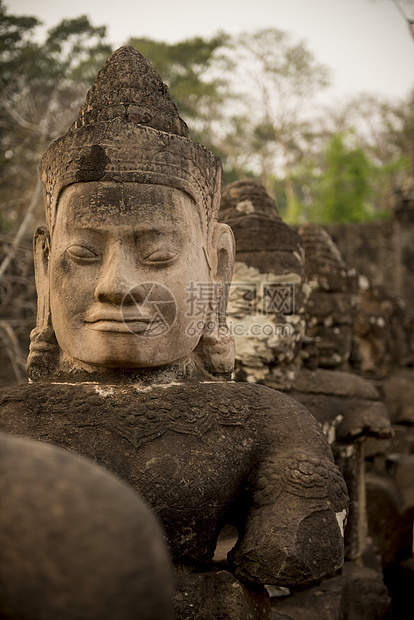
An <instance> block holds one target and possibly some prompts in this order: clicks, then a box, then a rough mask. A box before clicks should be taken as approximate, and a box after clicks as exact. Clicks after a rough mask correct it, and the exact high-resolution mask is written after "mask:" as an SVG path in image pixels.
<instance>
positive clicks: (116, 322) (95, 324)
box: [85, 312, 160, 334]
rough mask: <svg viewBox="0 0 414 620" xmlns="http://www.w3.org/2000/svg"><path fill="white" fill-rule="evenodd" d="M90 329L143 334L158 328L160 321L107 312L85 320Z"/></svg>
mask: <svg viewBox="0 0 414 620" xmlns="http://www.w3.org/2000/svg"><path fill="white" fill-rule="evenodd" d="M85 323H86V324H87V325H88V327H89V328H90V329H93V330H94V331H99V332H117V333H124V334H125V333H134V334H142V333H145V332H147V331H148V329H149V328H150V327H151V329H154V328H156V327H157V325H158V323H160V321H159V320H158V319H157V318H155V317H149V316H146V315H144V316H140V315H138V316H137V313H136V312H135V313H134V314H130V313H128V312H122V313H121V312H116V313H112V312H105V313H93V314H91V316H89V317H87V318H86V319H85Z"/></svg>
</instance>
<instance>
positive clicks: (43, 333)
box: [27, 226, 60, 381]
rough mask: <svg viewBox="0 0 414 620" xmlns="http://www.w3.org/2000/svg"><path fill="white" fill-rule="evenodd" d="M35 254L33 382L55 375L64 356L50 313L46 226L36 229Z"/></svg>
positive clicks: (30, 361) (29, 363)
mask: <svg viewBox="0 0 414 620" xmlns="http://www.w3.org/2000/svg"><path fill="white" fill-rule="evenodd" d="M33 251H34V265H35V280H36V290H37V320H36V327H35V328H34V329H33V330H32V332H31V334H30V350H29V356H28V358H27V374H28V376H29V379H31V380H32V381H38V380H41V379H43V378H46V377H48V376H50V375H52V374H53V372H54V371H55V370H56V368H57V365H58V362H59V356H60V348H59V345H58V343H57V340H56V336H55V332H54V330H53V326H52V318H51V314H50V294H49V252H50V237H49V231H48V229H47V228H46V226H41V227H40V228H38V229H37V230H36V232H35V235H34V239H33Z"/></svg>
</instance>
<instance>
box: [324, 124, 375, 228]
mask: <svg viewBox="0 0 414 620" xmlns="http://www.w3.org/2000/svg"><path fill="white" fill-rule="evenodd" d="M352 138H353V135H352V134H350V133H348V134H346V133H338V134H334V135H333V136H332V137H331V139H330V141H329V144H328V146H327V148H326V151H325V158H326V169H325V170H324V171H323V173H322V174H321V176H320V178H319V189H318V191H317V194H316V201H317V204H318V210H319V213H314V219H315V221H317V222H319V223H322V224H324V223H327V222H356V221H360V220H364V219H367V218H368V217H369V216H370V212H369V203H368V199H369V197H370V195H371V192H372V188H371V185H370V179H371V169H372V164H371V162H370V161H369V159H368V157H367V155H366V153H365V152H364V150H363V149H362V148H361V147H359V146H358V145H356V144H355V143H354V140H352Z"/></svg>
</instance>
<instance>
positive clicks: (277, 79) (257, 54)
mask: <svg viewBox="0 0 414 620" xmlns="http://www.w3.org/2000/svg"><path fill="white" fill-rule="evenodd" d="M229 53H230V57H231V58H232V59H233V61H234V62H235V64H236V60H237V65H236V70H235V71H234V72H233V88H234V90H235V92H236V95H237V100H238V101H239V107H240V108H241V110H240V112H238V111H237V110H235V112H234V114H233V115H232V117H231V118H230V126H231V129H230V130H227V132H226V134H225V136H224V137H223V139H222V142H223V143H226V142H227V138H228V136H231V137H232V138H233V139H232V143H233V145H234V150H233V154H232V155H231V154H230V153H229V154H228V157H233V160H235V158H236V157H237V150H238V151H239V152H240V151H241V152H243V153H244V154H245V158H246V164H245V165H244V167H245V169H249V170H250V171H256V174H257V175H258V176H259V177H260V178H261V181H262V182H263V183H264V185H265V186H266V188H267V190H268V191H270V193H273V188H274V183H275V178H279V179H283V185H284V192H285V196H286V206H287V208H286V214H285V215H286V219H287V220H288V221H289V220H290V221H291V220H293V219H295V217H296V215H297V199H296V192H295V187H294V183H293V180H292V174H293V171H294V169H295V167H296V166H297V165H298V163H299V162H300V161H301V160H302V159H303V158H304V157H305V154H306V152H307V151H308V149H309V148H310V146H309V145H310V143H311V142H312V123H311V118H312V106H311V103H312V100H313V98H314V97H315V95H316V94H317V93H318V92H319V91H320V90H321V89H322V88H324V87H325V86H327V84H328V83H329V71H328V69H327V67H325V66H323V65H321V64H319V63H318V62H317V61H316V59H315V58H314V56H313V55H312V53H311V52H310V50H309V49H308V48H307V46H306V44H305V42H304V41H294V40H293V39H292V37H291V36H290V35H289V34H288V33H287V32H284V31H281V30H277V29H275V28H269V29H265V30H259V31H257V32H254V33H242V34H241V35H239V36H238V37H235V38H234V39H233V41H232V47H231V49H230V52H229ZM243 108H244V109H243ZM237 126H239V127H242V131H236V130H235V127H237ZM235 136H238V138H239V141H238V143H237V141H236V140H235V139H234V138H235ZM276 171H277V174H276Z"/></svg>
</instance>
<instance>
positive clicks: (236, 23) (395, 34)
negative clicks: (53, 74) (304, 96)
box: [4, 0, 414, 101]
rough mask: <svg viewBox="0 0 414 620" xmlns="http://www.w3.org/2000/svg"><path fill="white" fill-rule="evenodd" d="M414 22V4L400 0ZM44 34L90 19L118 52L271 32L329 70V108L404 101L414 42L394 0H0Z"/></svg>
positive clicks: (410, 84)
mask: <svg viewBox="0 0 414 620" xmlns="http://www.w3.org/2000/svg"><path fill="white" fill-rule="evenodd" d="M400 1H401V2H402V6H403V8H404V10H405V12H406V13H407V14H408V16H409V17H411V18H414V3H413V2H411V4H410V2H408V1H407V0H405V1H404V0H400ZM4 2H5V6H6V8H7V11H8V12H9V13H12V14H17V15H34V16H36V17H38V18H39V19H40V20H41V21H43V22H44V23H45V26H46V27H47V28H50V27H52V26H55V25H57V24H58V23H59V22H60V21H61V20H62V19H63V18H70V17H79V16H80V15H84V14H87V15H88V16H89V17H90V20H91V22H92V24H93V25H94V26H101V25H106V26H107V32H108V41H109V43H111V44H112V45H113V46H114V47H118V46H119V45H122V44H123V43H125V42H126V41H127V39H128V38H129V37H130V36H137V37H142V36H148V37H150V38H153V39H157V40H161V41H169V42H175V41H180V40H183V39H186V38H190V37H193V36H196V35H200V36H203V37H209V36H212V35H214V34H215V33H216V32H217V31H218V30H224V31H225V32H228V33H230V34H238V33H240V32H243V31H246V30H248V31H254V30H256V29H259V28H268V27H275V28H279V29H281V30H287V31H289V32H291V33H292V35H293V36H294V37H295V38H298V39H305V40H306V42H307V44H308V47H309V49H310V50H311V51H312V52H313V54H314V55H315V56H316V58H317V60H318V61H319V62H321V63H324V64H325V65H328V66H329V67H330V68H331V70H332V81H333V86H332V87H330V89H329V91H328V92H327V95H328V96H329V98H330V99H331V101H341V100H342V99H343V98H345V97H348V96H350V95H354V94H357V93H359V92H362V91H364V92H369V93H371V94H373V95H376V94H378V95H383V96H386V97H389V98H392V99H394V98H397V97H404V96H406V95H407V94H408V92H409V91H410V90H411V89H413V88H414V39H412V38H411V36H410V33H409V31H408V27H407V24H406V22H405V21H404V20H403V18H402V17H401V15H400V14H399V12H398V11H397V9H396V7H395V5H394V4H393V2H392V0H253V1H252V0H207V1H206V0H203V1H201V0H116V1H115V2H114V1H113V0H69V1H63V2H60V1H59V0H4Z"/></svg>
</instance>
